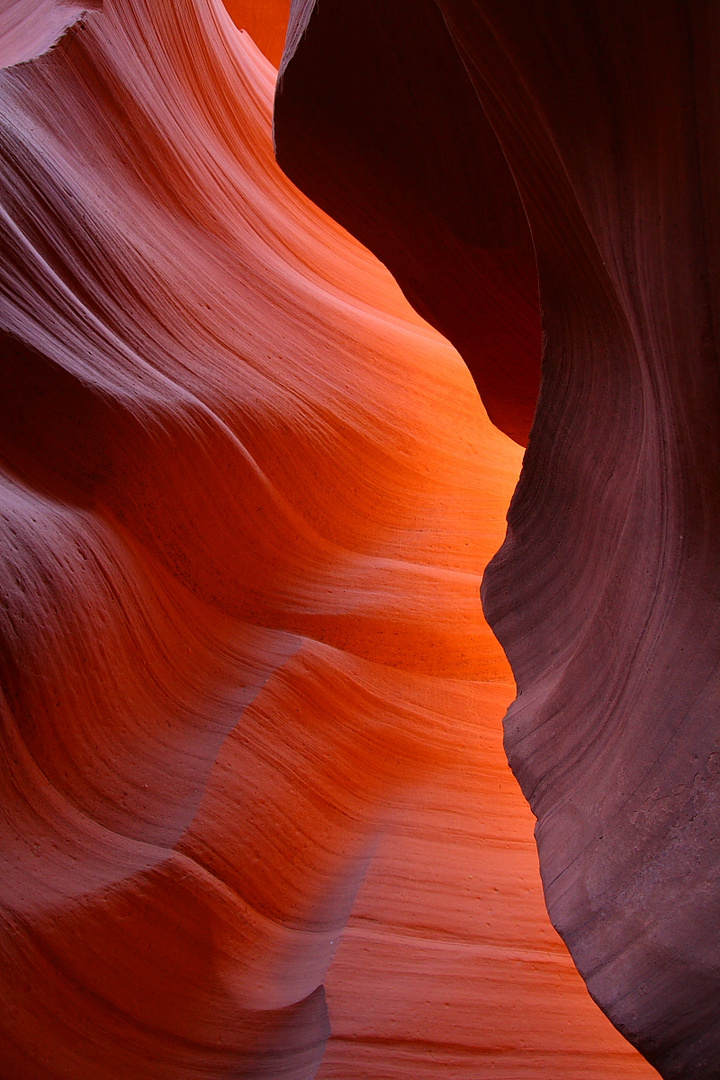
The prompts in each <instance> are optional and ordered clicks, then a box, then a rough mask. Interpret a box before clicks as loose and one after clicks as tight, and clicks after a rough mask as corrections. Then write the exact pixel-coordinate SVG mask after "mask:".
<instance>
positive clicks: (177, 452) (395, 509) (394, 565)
mask: <svg viewBox="0 0 720 1080" xmlns="http://www.w3.org/2000/svg"><path fill="white" fill-rule="evenodd" d="M275 74H276V73H275V70H274V69H273V68H272V66H271V65H270V64H269V63H268V62H267V61H266V60H265V59H264V58H263V57H262V56H261V54H260V53H259V52H258V50H257V49H256V48H255V47H254V45H253V44H252V42H251V41H250V39H249V37H248V35H247V34H241V33H239V32H238V31H237V30H236V28H235V27H234V26H233V24H232V22H231V20H230V18H229V16H228V15H227V13H226V12H225V10H224V9H223V8H222V7H221V6H220V5H219V3H216V2H214V0H173V2H172V3H159V2H158V0H106V3H105V5H104V10H103V12H102V13H100V12H97V13H94V14H92V15H90V16H88V18H87V19H86V20H85V21H84V22H83V24H82V25H81V26H79V27H77V28H76V29H75V30H74V31H73V32H71V34H70V35H69V36H68V38H67V39H65V40H63V42H62V43H61V44H60V46H59V47H58V48H56V49H54V50H53V51H51V52H50V53H48V54H47V55H45V56H43V57H41V58H40V59H38V60H34V61H32V62H31V63H27V64H22V65H20V66H16V67H13V68H12V69H10V70H7V71H4V72H3V73H1V74H0V102H1V107H0V155H1V156H2V163H3V167H2V170H1V172H0V229H1V230H2V251H3V255H4V258H3V261H2V265H1V266H0V297H1V299H0V327H1V332H2V350H1V351H0V383H1V386H0V518H1V520H2V544H1V545H0V551H1V553H2V556H1V560H0V598H1V603H0V686H1V689H2V693H1V694H0V712H1V714H2V721H1V723H0V740H1V741H2V761H3V767H2V770H0V808H1V813H0V833H1V836H2V838H1V839H0V859H1V860H2V861H1V866H0V942H1V948H2V958H3V963H2V965H0V1000H1V1002H2V1007H1V1008H0V1077H1V1078H2V1080H126V1078H127V1080H190V1078H192V1080H199V1078H207V1080H210V1078H212V1080H228V1078H229V1077H245V1078H247V1080H262V1078H266V1080H279V1078H280V1077H283V1078H289V1080H310V1078H311V1077H313V1076H315V1075H316V1073H317V1072H318V1069H320V1070H322V1071H321V1073H320V1075H322V1074H323V1072H324V1071H325V1070H327V1072H326V1075H328V1076H330V1075H335V1076H338V1075H344V1076H345V1077H347V1076H353V1077H355V1076H360V1075H361V1070H363V1069H365V1075H367V1076H373V1077H377V1076H378V1075H388V1076H391V1077H393V1078H394V1077H397V1078H398V1080H400V1077H403V1076H410V1075H411V1076H413V1077H420V1076H432V1075H435V1076H442V1075H444V1074H447V1068H448V1054H450V1058H451V1063H452V1062H454V1064H453V1065H452V1067H453V1068H455V1067H456V1066H457V1069H458V1072H457V1075H467V1076H468V1077H470V1076H472V1077H478V1076H482V1075H484V1074H485V1075H488V1076H490V1075H493V1074H494V1075H503V1070H504V1072H505V1075H506V1076H508V1077H510V1076H518V1075H527V1076H532V1077H538V1076H543V1075H547V1076H548V1077H550V1076H552V1077H553V1078H558V1077H559V1078H562V1077H563V1076H567V1077H568V1080H570V1078H571V1077H573V1078H574V1077H575V1076H577V1075H578V1073H582V1074H585V1073H587V1075H589V1076H593V1077H597V1080H601V1078H602V1077H605V1076H606V1075H607V1073H608V1070H610V1071H612V1075H613V1076H617V1077H620V1078H621V1080H625V1077H627V1078H631V1077H639V1076H644V1075H645V1076H647V1075H649V1072H648V1069H646V1067H645V1065H644V1063H643V1062H642V1060H641V1059H640V1058H639V1057H637V1055H635V1054H634V1052H633V1051H632V1050H631V1048H629V1047H628V1045H627V1044H625V1043H624V1042H623V1041H622V1040H621V1039H620V1037H619V1036H617V1035H616V1033H615V1032H614V1031H613V1029H612V1028H611V1027H610V1025H609V1024H607V1022H606V1021H605V1019H604V1018H603V1017H602V1015H601V1014H600V1013H599V1011H598V1010H596V1009H595V1007H594V1006H593V1005H592V1003H591V1002H590V1000H589V999H588V998H587V997H586V996H584V992H583V986H582V983H581V981H580V979H579V977H578V976H577V975H576V974H575V973H574V971H573V969H572V968H571V966H570V962H569V959H568V957H567V955H566V953H565V952H564V950H563V948H562V946H561V944H560V943H559V941H558V940H557V938H556V937H555V936H554V935H553V933H552V931H551V929H550V927H549V924H548V923H547V921H546V920H545V917H544V913H543V909H542V900H541V895H540V889H539V884H538V883H537V882H536V877H535V873H534V863H533V853H532V848H531V840H530V815H529V812H528V811H527V810H526V808H525V807H524V804H523V803H522V800H521V798H520V796H519V793H518V792H517V790H516V788H515V787H514V786H513V783H512V781H511V778H510V777H509V773H508V772H507V770H506V769H505V767H504V763H503V762H502V761H501V758H500V754H499V746H498V740H497V724H498V721H499V717H500V715H501V712H502V710H503V708H504V707H505V705H506V703H507V701H508V699H509V697H510V696H511V688H510V684H509V671H508V667H507V664H506V661H505V659H504V657H503V655H502V654H501V652H500V650H499V648H498V646H497V643H496V642H495V639H494V637H493V636H492V634H491V633H490V631H489V629H488V628H487V626H486V624H485V622H484V620H483V617H482V614H481V611H480V604H479V597H478V588H479V582H480V574H481V571H482V568H483V566H484V565H485V563H486V561H487V559H488V557H489V556H490V554H491V552H492V551H493V550H495V549H496V547H497V546H498V544H499V542H500V540H501V533H502V516H503V512H504V507H505V506H506V505H507V500H508V498H509V495H510V492H511V490H512V487H513V485H514V483H515V482H516V478H517V473H518V469H519V465H520V461H519V458H520V455H519V451H518V450H517V447H514V446H513V445H512V443H511V442H510V441H509V440H508V439H506V438H505V437H504V436H503V435H501V434H500V433H499V432H497V431H496V430H495V429H494V428H492V426H491V425H490V424H489V422H488V420H487V417H486V416H485V415H484V413H483V411H482V409H481V407H480V404H479V400H478V398H477V394H476V393H475V390H474V387H473V384H472V380H471V378H470V376H469V374H468V372H467V370H466V368H465V366H464V365H463V363H462V362H461V360H460V358H459V356H458V355H457V354H456V353H455V351H454V350H453V349H452V348H451V347H450V346H449V344H448V343H447V342H446V341H444V340H442V339H441V338H440V337H439V335H438V334H437V333H436V332H435V331H433V330H431V329H430V328H429V327H428V326H426V325H425V324H424V323H423V322H422V321H421V320H420V319H419V318H418V317H417V316H416V315H415V313H414V312H413V311H412V309H410V308H409V307H408V305H407V304H406V303H405V302H404V300H403V298H402V296H401V295H400V293H399V291H398V289H397V288H396V286H395V284H394V283H393V281H392V279H391V278H390V277H389V275H388V274H387V272H386V271H385V270H384V269H383V268H382V266H380V265H379V264H378V263H377V262H376V260H375V259H374V258H372V257H371V256H370V255H369V254H368V252H367V251H365V250H364V249H363V248H361V247H360V246H359V244H358V243H357V242H355V241H353V240H352V239H351V238H350V237H348V236H347V234H345V233H344V232H343V230H342V229H341V228H340V227H339V226H337V225H335V224H334V223H333V222H332V221H330V220H329V219H327V218H326V217H325V216H324V215H323V214H322V213H321V212H320V211H319V210H317V209H316V208H315V207H314V206H312V205H311V204H310V203H309V202H308V201H307V200H306V199H305V198H304V197H303V196H302V195H301V194H300V193H299V192H298V191H297V190H296V189H295V188H294V187H293V186H292V185H291V184H290V183H289V181H287V180H286V179H285V178H284V176H283V175H282V173H281V172H280V171H279V170H278V168H277V166H276V165H275V162H274V159H273V153H272V144H271V139H270V130H271V115H270V114H271V102H272V92H273V85H274V79H275ZM431 782H432V783H431ZM428 785H430V786H429V787H428ZM383 825H385V826H386V827H387V828H389V832H388V833H387V840H386V841H385V842H384V844H383V845H382V846H381V847H380V849H378V848H377V844H378V835H379V830H380V829H381V828H382V827H383ZM445 845H449V846H450V850H451V852H452V855H451V857H450V859H449V861H448V863H447V864H445V863H441V862H440V853H441V851H442V849H443V848H444V846H445ZM375 851H377V852H378V858H377V861H376V863H375V871H374V876H372V875H371V877H370V878H369V879H368V883H367V887H366V888H365V889H364V890H363V892H362V894H361V896H360V898H359V901H358V905H359V906H357V907H356V909H355V915H354V916H353V925H352V927H351V930H350V932H349V936H348V938H347V939H346V940H345V941H344V943H343V949H344V951H343V953H342V955H339V956H338V960H337V963H336V964H332V963H331V961H332V958H333V956H334V954H335V951H336V949H337V948H338V944H339V941H340V935H341V933H342V929H343V926H344V925H345V923H346V921H347V918H348V915H349V913H350V911H351V909H352V907H353V903H354V899H355V896H356V892H357V889H358V887H359V885H360V883H361V881H362V879H363V875H364V873H365V871H366V868H367V866H368V863H369V861H370V860H371V857H372V855H373V853H374V852H375ZM466 860H469V861H470V863H472V866H473V870H474V871H475V872H474V873H472V877H473V881H475V880H476V881H477V884H473V885H472V886H469V884H468V882H469V879H470V876H471V871H470V870H468V869H466V867H467V865H468V863H467V862H466ZM431 866H432V867H434V868H435V869H433V870H432V871H429V869H428V868H429V867H431ZM475 867H477V870H475ZM496 889H497V890H498V892H497V894H496V892H495V890H496ZM479 913H482V914H479ZM480 919H482V920H483V921H484V923H485V926H483V925H482V924H481V925H480V926H479V927H478V920H480ZM367 930H369V937H368V935H367V934H366V933H365V931H367ZM528 942H530V943H531V944H530V945H529V946H528ZM420 943H422V944H420ZM445 946H448V947H445ZM358 950H359V951H358ZM367 956H369V957H370V958H371V961H372V962H369V961H368V962H364V958H365V957H367ZM358 957H360V962H359V963H358ZM329 965H330V970H329V981H328V987H329V996H330V999H331V1019H332V1023H333V1026H334V1028H335V1030H336V1040H335V1041H333V1042H332V1043H331V1050H330V1053H329V1054H328V1057H327V1060H326V1061H325V1063H323V1064H321V1059H322V1056H323V1051H324V1048H325V1044H326V1041H327V1039H328V1034H329V1025H328V1012H327V1006H326V1002H325V994H324V990H323V986H322V980H323V978H324V976H325V973H326V972H327V971H328V967H329ZM485 972H492V978H485V977H484V973H485ZM471 976H472V977H471ZM451 980H452V981H453V983H454V982H457V983H458V984H459V985H465V984H466V983H467V985H469V986H470V987H471V991H469V992H468V994H467V996H463V995H461V996H460V997H459V998H455V997H454V994H455V989H454V987H453V986H449V985H448V984H449V982H450V981H451ZM429 986H434V987H435V988H436V989H435V991H434V992H433V995H429V994H428V987H429ZM441 986H447V987H448V989H447V994H446V995H444V996H443V999H442V1000H440V997H439V996H438V993H437V988H438V987H441ZM381 987H382V989H383V993H385V994H386V995H387V996H386V997H385V998H384V1000H385V1001H386V1002H388V1001H389V1002H390V1003H392V1001H393V999H394V1001H395V1002H396V1004H395V1006H393V1008H391V1009H390V1010H389V1011H388V1014H387V1016H386V1020H387V1023H385V1024H384V1021H383V1020H382V1018H380V1017H378V1016H377V1015H375V1014H374V1013H373V1008H374V1006H376V1005H377V1003H378V1001H379V1000H381V999H380V997H379V992H380V988H381ZM463 994H464V992H463ZM508 1000H510V1001H516V1002H521V1006H518V1007H517V1008H507V1007H506V1005H504V1004H503V1003H507V1001H508ZM539 1000H540V1001H542V1003H543V1004H542V1008H541V1010H540V1013H539V1018H538V1019H537V1020H535V1021H533V1020H532V1019H531V1014H532V1010H531V1009H530V1007H529V1003H530V1002H537V1001H539ZM398 1001H400V1002H404V1003H405V1006H406V1009H407V1010H408V1011H406V1013H405V1014H404V1015H401V1013H398V1009H397V1002H398ZM456 1002H457V1004H456V1005H455V1007H454V1012H455V1015H456V1017H457V1020H456V1022H455V1023H454V1025H453V1027H452V1039H451V1038H450V1037H449V1032H450V1030H451V1029H450V1027H449V1025H448V1022H447V1018H448V1015H449V1013H448V1010H449V1009H450V1008H451V1006H453V1004H454V1003H456ZM393 1010H394V1011H393ZM486 1011H487V1015H488V1016H491V1017H492V1023H485V1024H484V1025H483V1026H482V1027H481V1028H480V1030H479V1031H477V1030H473V1029H474V1023H475V1021H474V1017H475V1016H476V1015H478V1014H479V1015H484V1014H485V1012H486ZM393 1019H396V1020H397V1024H396V1025H394V1026H393V1025H392V1020H393ZM571 1025H572V1026H571ZM569 1030H572V1031H573V1036H572V1038H569V1036H568V1031H569ZM393 1032H394V1036H395V1041H393ZM355 1048H359V1050H358V1053H356V1052H355ZM348 1051H349V1053H348ZM343 1054H345V1056H344V1057H343ZM460 1070H463V1071H460Z"/></svg>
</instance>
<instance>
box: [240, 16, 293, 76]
mask: <svg viewBox="0 0 720 1080" xmlns="http://www.w3.org/2000/svg"><path fill="white" fill-rule="evenodd" d="M290 2H291V0H224V3H225V7H226V8H227V10H228V12H229V14H230V16H231V17H232V20H233V22H234V23H235V25H236V26H238V27H239V28H240V29H241V30H246V31H247V32H248V34H250V37H251V38H252V39H253V41H254V42H255V44H256V45H257V47H258V48H259V49H260V50H261V51H262V53H263V54H264V55H265V56H267V58H268V60H270V61H271V62H272V63H273V64H274V65H275V67H279V66H280V61H281V59H282V54H283V48H284V46H285V33H286V31H287V24H288V16H289V14H290Z"/></svg>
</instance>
